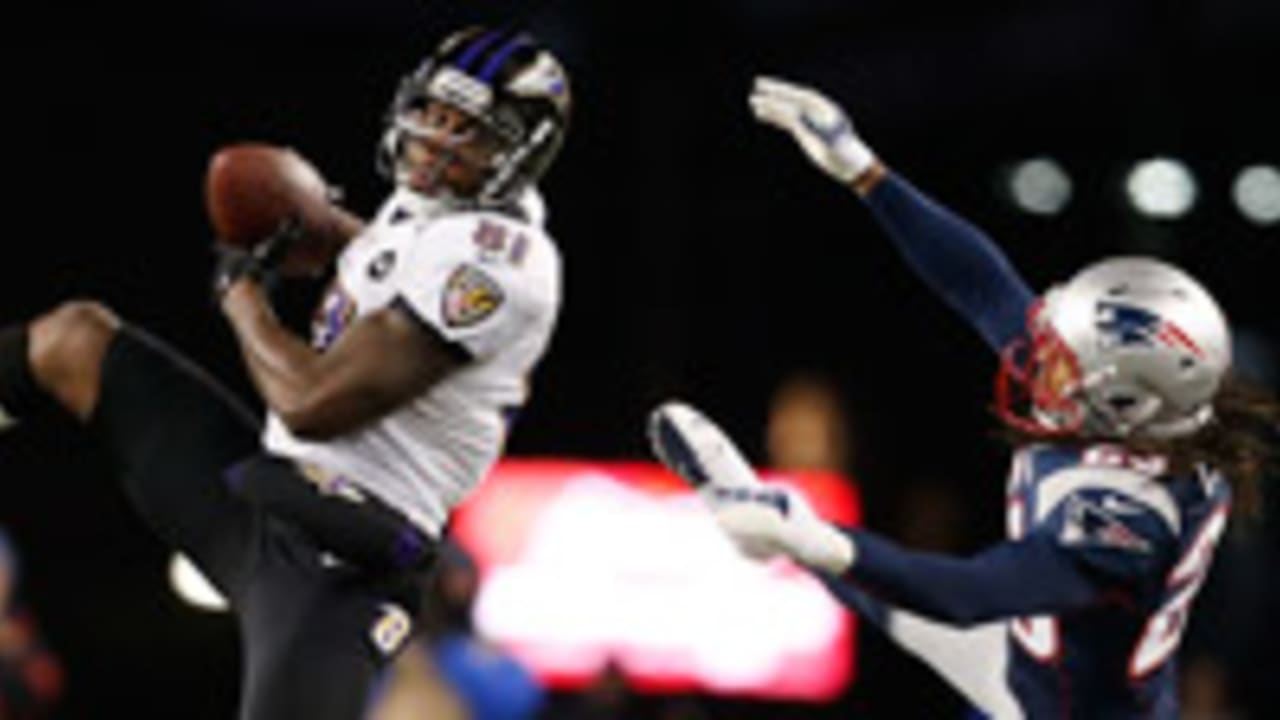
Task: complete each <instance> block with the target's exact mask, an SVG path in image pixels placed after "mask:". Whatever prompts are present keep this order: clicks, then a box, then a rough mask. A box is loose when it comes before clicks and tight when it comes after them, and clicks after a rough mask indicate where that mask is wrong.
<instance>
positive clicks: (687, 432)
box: [649, 402, 854, 574]
mask: <svg viewBox="0 0 1280 720" xmlns="http://www.w3.org/2000/svg"><path fill="white" fill-rule="evenodd" d="M649 441H650V443H651V444H652V446H653V451H654V454H655V455H657V456H658V459H659V460H660V461H661V462H662V463H663V464H664V465H666V466H667V467H668V468H669V469H670V470H671V471H672V472H674V473H675V474H677V475H679V476H680V477H681V478H683V479H684V480H685V482H688V483H689V484H690V485H692V486H693V487H694V488H695V489H696V490H697V491H698V494H700V495H701V496H702V498H703V500H705V501H706V503H707V506H708V507H709V508H710V509H711V511H712V513H714V514H715V517H716V522H717V523H718V524H719V525H720V528H721V529H722V530H724V532H725V534H726V535H728V536H729V539H731V540H732V541H733V543H734V545H736V546H737V548H738V550H740V551H741V552H742V554H743V555H746V556H747V557H750V558H753V559H756V560H768V559H770V558H773V557H776V556H778V555H786V556H787V557H790V558H791V559H793V560H795V561H797V562H799V563H801V564H804V565H808V566H810V567H816V568H820V569H823V570H827V571H829V572H833V573H837V574H839V573H842V572H844V571H845V570H846V569H848V568H849V566H850V565H851V564H852V563H853V555H854V549H853V542H852V541H850V540H849V538H847V537H846V536H845V535H844V534H843V533H841V532H840V531H839V530H836V529H835V528H834V527H832V526H831V525H829V524H828V523H826V522H825V521H823V520H822V519H820V518H819V517H818V516H817V515H815V514H814V512H813V509H812V508H810V507H809V504H808V503H807V502H806V501H805V500H804V498H802V497H801V496H800V495H799V494H797V493H794V492H790V491H788V490H787V489H786V488H783V487H779V486H777V485H766V484H764V483H762V482H760V479H759V477H757V476H756V473H755V471H754V470H752V469H751V465H750V464H749V463H748V462H747V461H746V458H744V457H743V456H742V453H741V452H739V450H738V448H737V447H736V446H735V445H734V444H733V441H732V440H730V439H729V437H728V436H727V435H725V434H724V432H723V431H722V430H720V428H719V427H717V426H716V425H715V423H713V422H711V420H709V419H708V418H707V417H706V416H704V415H702V414H701V413H699V412H698V411H697V410H695V409H694V408H692V407H690V406H689V405H685V404H683V403H678V402H668V403H665V404H663V405H661V406H659V407H658V408H657V409H656V410H654V411H653V414H652V415H650V417H649Z"/></svg>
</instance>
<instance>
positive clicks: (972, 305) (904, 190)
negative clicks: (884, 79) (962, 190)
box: [750, 78, 1033, 351]
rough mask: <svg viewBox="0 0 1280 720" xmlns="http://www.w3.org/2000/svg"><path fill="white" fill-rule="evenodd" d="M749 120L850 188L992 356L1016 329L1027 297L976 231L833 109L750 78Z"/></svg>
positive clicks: (820, 99)
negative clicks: (782, 136) (884, 158)
mask: <svg viewBox="0 0 1280 720" xmlns="http://www.w3.org/2000/svg"><path fill="white" fill-rule="evenodd" d="M750 102H751V108H752V110H753V111H754V113H755V115H756V117H757V118H758V119H759V120H760V121H761V122H764V123H766V124H769V125H773V126H775V127H778V128H780V129H782V130H785V131H787V132H788V133H790V134H791V136H792V137H793V138H795V140H796V142H797V143H799V145H800V147H801V149H803V150H804V152H805V154H806V155H808V157H809V158H810V160H812V161H813V163H814V164H815V165H817V166H818V167H819V168H821V169H822V170H823V171H824V172H826V173H827V174H829V175H831V176H832V177H834V178H836V179H837V180H839V181H840V182H842V183H844V184H846V185H849V186H851V187H852V188H853V189H854V190H855V191H856V192H857V193H858V194H859V195H860V196H862V198H863V200H864V201H865V202H866V204H867V206H868V207H869V208H870V209H871V212H872V214H873V215H874V216H875V218H876V220H877V221H878V222H879V223H880V226H881V227H883V228H884V229H885V232H886V233H887V234H888V235H889V238H890V239H891V240H892V241H893V243H894V246H895V247H897V248H898V251H899V252H900V253H902V255H903V257H904V258H905V259H906V260H907V263H908V264H909V265H910V266H911V268H912V269H913V270H915V272H916V273H917V274H918V275H920V277H921V278H922V279H923V280H924V281H925V283H926V284H927V285H928V286H929V287H930V288H931V289H932V290H933V291H934V292H936V293H937V294H939V295H940V296H942V298H943V299H944V300H945V301H946V302H947V303H948V304H949V305H950V306H951V307H952V308H953V309H954V310H956V311H957V312H958V313H960V314H961V315H962V316H963V317H964V318H965V319H966V320H968V321H969V323H970V324H972V325H973V326H974V328H975V329H976V330H977V331H978V332H979V334H981V335H982V338H983V339H984V340H985V341H986V343H987V345H988V346H990V347H991V348H992V349H993V350H996V351H999V350H1000V349H1001V348H1003V347H1004V346H1005V345H1006V344H1008V342H1009V341H1010V340H1012V339H1014V338H1015V337H1017V336H1018V335H1019V334H1020V333H1021V332H1022V330H1023V327H1024V321H1025V317H1026V312H1027V309H1028V308H1029V307H1030V305H1031V302H1032V300H1033V293H1032V292H1031V290H1030V289H1029V288H1028V287H1027V284H1026V282H1025V281H1024V280H1023V279H1022V277H1021V276H1020V275H1019V274H1018V272H1017V271H1016V270H1015V269H1014V268H1013V266H1012V265H1011V264H1010V263H1009V260H1008V258H1007V257H1005V255H1004V254H1003V253H1002V252H1001V251H1000V250H999V249H998V248H997V247H996V245H995V243H994V242H993V241H992V240H991V238H990V237H988V236H987V235H986V234H985V233H983V232H982V231H981V230H979V229H978V228H976V227H974V226H973V225H972V224H970V223H968V222H966V221H965V220H964V219H962V218H960V217H958V216H956V215H955V214H954V213H952V212H950V211H949V210H947V209H946V208H944V207H942V206H941V205H939V204H938V203H936V202H934V201H933V200H931V199H929V198H928V197H927V196H925V195H924V194H923V193H921V192H920V191H919V190H917V189H916V188H915V187H913V186H912V185H911V184H910V183H909V182H907V181H906V180H905V179H903V178H902V177H900V176H898V175H897V174H895V173H893V172H891V171H890V170H888V169H887V168H886V167H885V166H884V165H883V164H882V163H881V162H880V161H879V160H878V159H877V158H876V155H875V153H874V152H873V151H872V150H871V148H870V147H868V146H867V144H866V143H865V142H863V141H862V139H861V138H859V137H858V135H857V134H856V133H855V132H854V130H853V125H852V124H851V123H850V122H849V119H848V117H847V116H846V115H845V113H844V111H843V110H842V109H841V108H840V106H839V105H837V104H835V103H834V102H832V101H831V100H829V99H828V98H826V97H825V96H823V95H822V94H820V93H818V92H816V91H814V90H811V89H808V88H804V87H800V86H797V85H793V84H791V83H788V82H785V81H781V80H776V79H771V78H758V79H757V80H756V84H755V87H754V89H753V92H752V94H751V98H750Z"/></svg>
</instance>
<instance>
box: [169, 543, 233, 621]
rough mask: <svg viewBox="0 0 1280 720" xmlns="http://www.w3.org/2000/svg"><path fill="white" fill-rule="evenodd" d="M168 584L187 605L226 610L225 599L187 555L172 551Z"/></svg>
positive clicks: (210, 609)
mask: <svg viewBox="0 0 1280 720" xmlns="http://www.w3.org/2000/svg"><path fill="white" fill-rule="evenodd" d="M169 586H170V587H172V588H173V591H174V592H175V593H177V595H178V597H180V598H182V600H183V602H185V603H187V604H188V605H190V606H192V607H195V608H198V609H200V610H205V611H207V612H226V610H227V601H226V599H225V598H223V597H222V594H221V593H219V592H218V591H217V589H216V588H214V587H213V584H212V583H210V582H209V580H208V579H206V578H205V576H204V575H203V574H202V573H201V572H200V571H199V570H198V569H196V566H195V565H194V564H192V562H191V561H190V560H188V559H187V557H186V556H185V555H183V554H181V553H174V555H173V557H172V558H170V560H169Z"/></svg>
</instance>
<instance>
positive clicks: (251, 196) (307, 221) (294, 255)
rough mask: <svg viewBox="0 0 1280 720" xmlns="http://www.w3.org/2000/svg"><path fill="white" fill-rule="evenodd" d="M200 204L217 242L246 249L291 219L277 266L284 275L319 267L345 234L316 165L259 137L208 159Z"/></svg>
mask: <svg viewBox="0 0 1280 720" xmlns="http://www.w3.org/2000/svg"><path fill="white" fill-rule="evenodd" d="M205 205H206V207H207V209H208V212H209V220H210V222H211V223H212V224H213V230H214V234H215V235H216V237H217V239H218V241H219V242H221V243H224V244H226V245H229V246H232V247H235V248H239V249H242V250H251V249H253V248H254V247H255V246H257V245H258V244H259V243H261V242H262V241H264V240H265V239H267V238H269V237H271V236H272V235H273V234H275V233H277V232H278V231H279V230H280V229H281V228H282V227H283V226H284V225H285V224H286V223H287V222H296V223H297V225H298V231H297V232H296V233H295V235H296V239H295V240H294V241H293V242H292V243H291V244H290V246H289V247H288V248H287V251H286V252H285V253H284V256H283V258H282V260H281V261H280V266H279V270H280V272H282V273H283V274H285V275H318V274H321V273H323V272H324V271H325V269H326V268H327V267H328V265H329V263H330V261H331V260H332V259H333V257H334V255H335V254H336V253H337V251H338V250H339V249H340V248H341V247H342V245H343V244H344V243H345V242H346V240H347V239H348V236H349V234H348V229H347V228H344V219H343V216H344V215H346V217H348V218H349V217H350V215H349V214H347V213H345V211H343V210H342V209H341V208H339V207H337V206H336V205H334V204H333V197H332V191H331V189H330V187H329V185H328V183H326V182H325V179H324V177H323V176H322V175H321V174H320V172H319V171H318V170H316V168H315V167H314V166H313V165H312V164H311V163H309V162H307V160H306V159H304V158H303V157H302V156H301V155H299V154H298V153H297V152H295V151H293V150H291V149H289V148H282V147H276V146H273V145H266V144H261V143H242V144H236V145H228V146H226V147H223V148H221V149H220V150H218V151H217V152H216V153H215V154H214V155H213V157H212V158H211V159H210V161H209V169H208V172H207V173H206V175H205Z"/></svg>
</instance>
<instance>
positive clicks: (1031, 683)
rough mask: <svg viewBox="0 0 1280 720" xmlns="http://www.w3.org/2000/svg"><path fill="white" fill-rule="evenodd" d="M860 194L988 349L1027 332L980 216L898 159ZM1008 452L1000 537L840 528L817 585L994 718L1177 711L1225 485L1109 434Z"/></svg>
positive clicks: (1018, 300)
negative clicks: (1190, 629) (942, 542)
mask: <svg viewBox="0 0 1280 720" xmlns="http://www.w3.org/2000/svg"><path fill="white" fill-rule="evenodd" d="M866 202H867V205H868V207H869V208H870V209H871V211H872V214H873V215H874V216H875V218H876V220H877V221H878V222H879V223H880V225H881V227H883V228H884V229H885V231H886V233H887V234H888V236H889V238H890V239H891V240H892V242H893V244H894V246H895V247H896V248H897V249H898V250H899V252H901V254H902V256H903V258H904V259H905V260H906V261H907V264H908V265H909V266H910V267H911V268H912V269H913V270H914V271H915V272H916V273H917V274H918V275H919V276H920V277H921V279H922V280H924V281H925V284H926V285H927V286H928V287H929V288H930V289H931V290H933V291H934V292H935V293H937V294H938V295H939V296H940V297H941V298H942V299H943V300H945V301H946V302H947V304H948V305H949V306H951V307H952V308H953V309H954V310H955V311H956V312H957V313H959V314H960V315H961V316H962V317H963V318H964V319H965V320H966V321H967V322H968V323H969V324H970V325H972V326H973V327H974V329H975V330H977V331H978V333H979V335H980V336H981V337H982V338H983V340H984V341H985V342H986V344H987V346H988V347H989V348H990V349H991V350H992V351H995V352H999V351H1000V350H1001V349H1002V348H1004V347H1006V346H1007V345H1008V344H1009V343H1010V342H1012V341H1016V340H1018V339H1019V338H1024V337H1025V332H1026V326H1025V323H1024V319H1025V317H1026V315H1027V313H1028V311H1029V309H1030V308H1031V307H1032V304H1033V302H1034V295H1033V293H1032V291H1031V290H1030V288H1029V287H1028V286H1027V284H1026V282H1025V281H1024V279H1023V278H1022V277H1021V276H1020V275H1019V273H1018V272H1017V269H1016V268H1014V267H1013V266H1012V264H1011V263H1010V262H1009V260H1008V258H1007V257H1005V255H1004V254H1003V253H1002V252H1001V251H1000V250H999V248H998V247H997V246H996V244H995V243H994V242H993V241H992V239H991V238H990V237H988V236H987V235H986V234H985V233H983V232H982V230H981V229H979V228H977V227H975V226H973V225H972V224H970V223H968V222H966V221H964V220H963V219H962V218H960V217H958V216H956V215H955V214H954V213H952V212H951V211H949V210H948V209H947V208H945V207H943V206H941V205H940V204H938V203H936V202H934V201H933V200H931V199H930V198H928V197H926V196H925V195H924V194H923V193H921V192H920V191H918V190H917V189H916V188H914V187H913V186H912V185H911V184H910V183H909V182H907V181H906V180H905V179H904V178H902V177H900V176H897V175H896V174H893V173H890V174H889V175H888V176H887V177H886V178H885V179H884V180H883V181H882V182H880V183H879V184H878V185H877V186H876V187H875V188H874V189H873V190H872V191H871V192H870V193H869V194H868V195H867V196H866ZM1013 465H1014V470H1013V472H1012V477H1011V480H1010V485H1009V530H1010V535H1011V537H1010V539H1009V540H1008V541H1006V542H1003V543H1000V544H998V545H996V546H994V547H991V548H989V549H987V550H985V551H983V552H981V553H979V554H977V555H975V556H973V557H969V558H954V557H945V556H940V555H933V554H929V553H919V552H913V551H911V550H907V549H905V548H902V547H899V546H897V545H896V544H895V543H893V542H891V541H889V540H886V539H885V538H883V537H880V536H878V535H876V534H875V533H871V532H867V531H863V530H852V531H849V534H850V537H851V538H852V539H853V541H854V545H855V547H856V549H857V551H856V561H855V563H854V565H853V566H852V567H851V568H850V569H849V571H848V572H847V573H846V574H845V575H844V576H842V577H830V576H828V577H827V578H826V580H827V581H828V584H829V585H830V586H831V587H832V589H833V590H834V591H835V592H836V594H837V596H839V597H840V599H841V600H843V601H845V602H846V603H848V604H849V605H851V606H853V607H854V608H855V609H858V610H859V611H860V612H862V613H863V614H864V615H865V616H867V617H868V618H870V619H871V620H872V621H874V622H876V624H878V625H880V626H882V627H884V628H885V629H886V630H887V631H888V632H889V634H890V635H891V637H893V638H894V639H895V640H897V641H898V642H899V643H900V644H902V645H903V646H904V647H906V648H907V649H909V650H911V651H912V652H915V653H916V654H917V655H919V656H920V657H921V658H922V659H924V660H925V661H926V662H928V663H929V664H930V665H931V666H933V667H935V668H936V669H938V670H939V671H940V672H942V674H943V675H944V676H945V677H947V678H948V680H950V681H951V682H952V683H953V684H954V685H956V687H957V688H958V689H960V690H961V691H962V692H964V693H965V694H966V696H967V697H969V698H970V699H972V700H974V701H975V702H976V703H977V704H979V705H980V706H982V707H985V708H986V709H987V710H988V711H990V712H993V713H995V714H996V715H997V716H998V717H1000V718H1002V719H1003V718H1005V717H1009V718H1018V717H1030V718H1053V719H1054V720H1057V719H1059V718H1173V717H1176V716H1177V696H1176V688H1175V669H1174V663H1173V656H1174V654H1175V652H1176V650H1177V647H1178V644H1179V641H1180V639H1181V636H1182V630H1183V627H1184V626H1185V624H1186V621H1187V616H1188V614H1189V613H1190V611H1191V605H1192V602H1193V600H1194V598H1195V594H1196V592H1197V591H1198V590H1199V588H1200V586H1201V585H1202V584H1203V583H1204V580H1205V576H1206V574H1207V572H1208V568H1209V564H1210V562H1211V560H1212V557H1213V553H1214V550H1215V548H1216V546H1217V542H1218V540H1219V539H1220V538H1221V536H1222V533H1223V531H1224V529H1225V527H1226V522H1227V514H1228V508H1229V504H1230V490H1229V487H1228V485H1227V483H1225V482H1223V481H1222V480H1220V479H1219V478H1218V477H1217V476H1216V475H1214V474H1212V473H1209V472H1200V473H1193V474H1190V475H1187V476H1169V475H1167V474H1166V473H1165V469H1164V467H1162V463H1161V462H1160V461H1159V460H1158V459H1150V458H1141V457H1136V456H1133V455H1130V454H1127V453H1126V452H1125V451H1124V450H1123V449H1122V448H1119V447H1116V446H1110V445H1098V446H1093V447H1088V448H1083V449H1082V448H1078V447H1072V446H1069V445H1048V444H1045V445H1036V446H1031V447H1027V448H1024V449H1022V450H1021V451H1019V452H1018V453H1016V455H1015V459H1014V464H1013ZM1006 627H1007V632H1006ZM1005 635H1007V636H1008V640H1007V642H1006V641H1004V640H1003V638H1004V636H1005ZM989 640H991V641H989ZM957 659H959V660H957ZM979 669H981V670H983V671H984V672H985V673H986V674H985V676H983V677H976V678H975V677H971V676H973V675H975V674H976V675H983V673H980V672H976V670H979ZM997 675H998V676H997ZM1006 686H1007V687H1006ZM1010 694H1011V695H1012V697H1005V696H1008V695H1010ZM997 696H1000V697H997Z"/></svg>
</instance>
